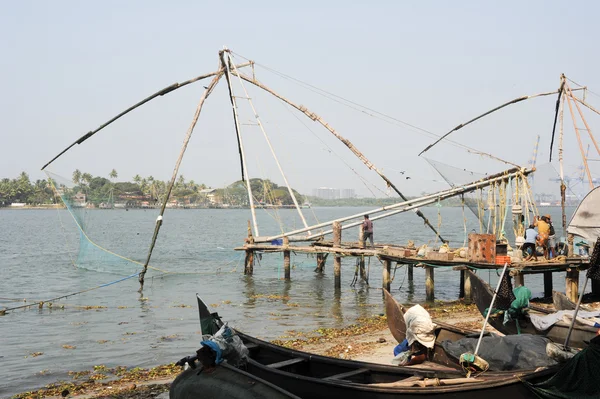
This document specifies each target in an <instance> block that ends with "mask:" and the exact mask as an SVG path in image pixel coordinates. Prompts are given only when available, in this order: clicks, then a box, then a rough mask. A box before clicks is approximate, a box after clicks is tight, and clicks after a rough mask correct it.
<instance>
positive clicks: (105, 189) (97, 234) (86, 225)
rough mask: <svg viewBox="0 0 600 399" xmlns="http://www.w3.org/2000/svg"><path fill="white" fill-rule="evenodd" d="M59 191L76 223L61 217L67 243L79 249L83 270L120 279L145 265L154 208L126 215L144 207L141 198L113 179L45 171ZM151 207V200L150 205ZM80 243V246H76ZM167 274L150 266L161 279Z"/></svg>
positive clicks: (77, 257) (77, 260) (76, 257)
mask: <svg viewBox="0 0 600 399" xmlns="http://www.w3.org/2000/svg"><path fill="white" fill-rule="evenodd" d="M46 173H47V174H48V177H49V178H50V179H51V182H52V185H53V186H54V189H55V192H56V194H57V195H58V196H60V199H61V200H62V202H63V203H64V204H65V206H66V210H67V211H68V214H69V216H70V217H71V218H72V219H73V220H74V221H75V226H74V227H72V226H73V223H68V222H69V221H68V220H62V219H64V216H66V214H64V213H62V212H61V213H62V215H61V224H62V226H63V230H64V232H65V234H66V238H67V242H69V243H71V244H74V245H75V246H76V247H77V249H76V250H75V251H74V252H75V254H74V256H72V261H73V264H74V265H75V266H77V267H79V268H82V269H88V270H93V271H98V272H106V273H113V274H118V275H131V274H134V273H139V272H140V271H141V270H142V268H143V265H144V260H145V256H146V254H147V248H148V237H149V236H151V233H152V229H153V228H154V223H155V220H156V214H157V212H156V210H154V209H149V210H148V212H141V213H140V212H128V209H129V208H130V207H133V206H136V207H140V206H142V205H140V202H146V201H142V200H145V198H140V197H139V195H137V194H136V193H135V192H128V191H127V188H128V187H127V184H129V183H114V182H112V181H110V180H109V179H105V178H102V177H94V178H91V179H84V178H81V179H75V180H76V181H75V182H73V181H72V180H69V179H67V178H64V177H61V176H58V175H56V174H53V173H51V172H47V171H46ZM148 206H150V201H148ZM77 241H78V242H77ZM167 272H168V271H167V270H165V269H163V268H160V267H155V266H152V265H150V266H149V270H148V273H149V274H150V275H154V276H156V275H158V274H162V273H167Z"/></svg>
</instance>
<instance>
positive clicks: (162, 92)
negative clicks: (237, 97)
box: [42, 62, 252, 170]
mask: <svg viewBox="0 0 600 399" xmlns="http://www.w3.org/2000/svg"><path fill="white" fill-rule="evenodd" d="M249 65H252V63H251V62H244V63H242V64H239V65H237V67H238V68H243V67H246V66H249ZM220 72H221V70H220V69H219V70H218V71H215V72H211V73H207V74H204V75H200V76H197V77H195V78H192V79H189V80H186V81H185V82H181V83H173V84H172V85H170V86H167V87H165V88H163V89H161V90H159V91H157V92H156V93H154V94H152V95H150V96H148V97H146V98H144V99H143V100H141V101H139V102H138V103H136V104H134V105H132V106H131V107H129V108H127V109H126V110H125V111H123V112H121V113H119V114H118V115H117V116H114V117H112V118H111V119H109V120H108V121H107V122H104V123H103V124H102V125H100V126H99V127H97V128H96V129H95V130H92V131H89V132H87V133H86V134H84V135H83V136H81V137H80V138H78V139H77V140H75V142H73V143H72V144H71V145H69V146H68V147H67V148H65V149H64V150H62V151H61V152H60V153H59V154H58V155H56V156H55V157H54V158H52V159H51V160H50V161H49V162H48V163H46V164H45V165H44V166H42V170H44V169H46V167H48V166H49V165H50V164H51V163H52V162H54V161H56V160H57V159H58V158H59V157H60V156H61V155H63V154H64V153H65V152H67V151H69V150H70V149H71V148H72V147H73V146H75V145H76V144H81V143H83V142H84V141H85V140H87V139H89V138H90V137H92V136H93V135H94V134H96V133H98V132H99V131H100V130H102V129H104V128H105V127H107V126H108V125H110V124H111V123H113V122H115V121H116V120H117V119H119V118H121V117H122V116H125V115H127V114H128V113H129V112H131V111H133V110H134V109H136V108H139V107H141V106H142V105H144V104H146V103H147V102H149V101H151V100H153V99H155V98H156V97H161V96H164V95H166V94H169V93H171V92H172V91H175V90H177V89H180V88H182V87H184V86H187V85H189V84H190V83H194V82H198V81H199V80H203V79H206V78H209V77H211V76H215V75H217V74H219V73H220Z"/></svg>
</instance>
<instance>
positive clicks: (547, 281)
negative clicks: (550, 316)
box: [544, 272, 552, 298]
mask: <svg viewBox="0 0 600 399" xmlns="http://www.w3.org/2000/svg"><path fill="white" fill-rule="evenodd" d="M551 296H552V272H544V297H546V298H548V297H551Z"/></svg>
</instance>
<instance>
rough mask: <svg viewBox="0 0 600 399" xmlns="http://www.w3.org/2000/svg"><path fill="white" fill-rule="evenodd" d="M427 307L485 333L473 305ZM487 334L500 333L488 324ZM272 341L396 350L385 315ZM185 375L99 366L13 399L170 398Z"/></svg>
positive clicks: (348, 355) (375, 356)
mask: <svg viewBox="0 0 600 399" xmlns="http://www.w3.org/2000/svg"><path fill="white" fill-rule="evenodd" d="M424 307H425V308H426V309H427V310H428V311H429V313H430V315H431V317H432V319H433V320H434V322H435V321H436V320H438V321H441V322H445V323H448V324H453V325H455V326H458V327H461V328H466V329H472V330H477V329H481V327H482V325H483V317H482V316H481V314H480V313H479V311H478V310H477V307H476V306H475V305H474V304H470V305H467V304H465V303H463V302H462V301H447V302H436V303H435V304H433V305H424ZM486 331H492V332H496V330H494V329H493V327H491V326H489V325H488V326H487V328H486ZM349 338H352V343H351V344H349V343H348V342H349V341H348V340H349ZM271 342H273V343H275V344H277V345H281V346H285V347H289V348H293V349H296V350H302V351H304V352H308V353H313V354H318V355H324V356H330V357H336V358H344V359H351V360H358V361H365V362H370V363H379V364H390V362H391V360H392V358H393V357H394V356H393V349H394V347H395V346H396V345H397V343H396V341H395V339H394V338H393V336H392V334H391V332H390V331H389V329H388V327H387V318H386V317H385V316H384V315H373V316H371V317H369V318H365V319H357V320H356V321H355V323H354V324H352V325H350V326H348V327H345V328H331V329H319V330H315V331H310V332H301V331H288V332H287V333H286V335H285V336H282V337H280V339H276V340H273V341H271ZM186 355H189V354H186V353H182V354H181V357H184V356H186ZM181 371H182V369H181V367H179V366H175V365H174V364H173V363H171V364H167V365H160V366H157V367H154V368H151V369H140V368H131V369H126V368H125V367H116V368H113V369H108V368H106V367H104V366H102V365H99V366H94V369H93V370H88V371H86V370H84V371H77V372H75V371H71V372H69V375H70V376H71V377H72V379H71V381H57V382H55V383H53V384H49V385H46V386H45V387H43V388H40V389H37V390H31V391H26V392H22V393H19V394H16V395H13V396H12V399H42V398H57V399H58V398H61V397H69V398H78V399H104V398H117V399H153V398H160V399H167V398H168V390H169V387H170V384H171V382H172V381H173V380H174V379H175V377H176V376H177V375H178V374H179V373H180V372H181ZM165 395H166V396H165Z"/></svg>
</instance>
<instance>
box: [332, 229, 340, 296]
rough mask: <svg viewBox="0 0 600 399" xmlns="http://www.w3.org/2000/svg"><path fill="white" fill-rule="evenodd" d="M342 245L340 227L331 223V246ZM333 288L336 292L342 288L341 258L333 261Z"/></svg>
mask: <svg viewBox="0 0 600 399" xmlns="http://www.w3.org/2000/svg"><path fill="white" fill-rule="evenodd" d="M341 245H342V225H341V224H340V222H333V246H334V247H335V248H339V247H340V246H341ZM333 275H334V286H335V289H336V290H339V289H340V288H342V258H341V257H340V256H337V254H336V257H335V258H334V259H333Z"/></svg>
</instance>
